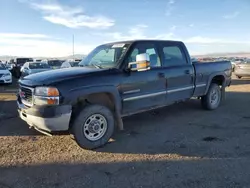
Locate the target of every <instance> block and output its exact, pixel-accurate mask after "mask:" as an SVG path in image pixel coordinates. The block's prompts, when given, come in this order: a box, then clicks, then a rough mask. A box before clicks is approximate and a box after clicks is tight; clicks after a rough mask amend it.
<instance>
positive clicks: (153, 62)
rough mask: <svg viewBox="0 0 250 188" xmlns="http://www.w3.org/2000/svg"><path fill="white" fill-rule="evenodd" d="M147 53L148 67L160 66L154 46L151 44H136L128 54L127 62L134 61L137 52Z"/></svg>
mask: <svg viewBox="0 0 250 188" xmlns="http://www.w3.org/2000/svg"><path fill="white" fill-rule="evenodd" d="M142 53H147V54H148V55H149V61H150V67H160V66H161V62H160V58H159V55H158V53H157V51H156V48H155V46H154V45H153V44H144V43H139V44H136V45H135V47H134V49H133V51H132V52H131V54H130V55H129V56H128V59H127V62H135V61H136V56H137V55H138V54H142Z"/></svg>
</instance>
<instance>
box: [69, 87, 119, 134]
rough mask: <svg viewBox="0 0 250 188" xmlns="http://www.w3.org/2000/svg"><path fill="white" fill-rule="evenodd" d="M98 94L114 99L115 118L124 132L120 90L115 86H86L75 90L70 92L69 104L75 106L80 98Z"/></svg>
mask: <svg viewBox="0 0 250 188" xmlns="http://www.w3.org/2000/svg"><path fill="white" fill-rule="evenodd" d="M96 93H108V94H110V95H111V96H112V97H113V100H114V106H115V116H116V119H117V122H118V127H119V128H120V130H123V122H122V118H121V112H122V102H121V97H120V94H119V91H118V89H117V88H116V87H115V86H113V85H101V86H98V85H97V86H84V87H79V88H74V89H71V90H70V91H69V96H70V97H69V98H68V100H69V102H70V103H71V105H74V104H76V103H77V102H78V99H79V98H80V97H83V98H84V97H85V96H88V95H90V94H96Z"/></svg>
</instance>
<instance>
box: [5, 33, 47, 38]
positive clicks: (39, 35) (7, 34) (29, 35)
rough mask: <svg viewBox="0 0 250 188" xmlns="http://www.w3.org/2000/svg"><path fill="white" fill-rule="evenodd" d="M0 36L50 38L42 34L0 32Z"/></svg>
mask: <svg viewBox="0 0 250 188" xmlns="http://www.w3.org/2000/svg"><path fill="white" fill-rule="evenodd" d="M0 38H50V37H49V36H47V35H43V34H23V33H0Z"/></svg>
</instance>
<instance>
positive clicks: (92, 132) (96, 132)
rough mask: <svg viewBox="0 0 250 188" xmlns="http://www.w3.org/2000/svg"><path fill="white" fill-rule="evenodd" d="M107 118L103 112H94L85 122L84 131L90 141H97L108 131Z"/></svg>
mask: <svg viewBox="0 0 250 188" xmlns="http://www.w3.org/2000/svg"><path fill="white" fill-rule="evenodd" d="M107 127H108V126H107V120H106V118H105V117H104V116H103V115H101V114H93V115H91V116H89V117H88V118H87V120H86V121H85V122H84V126H83V133H84V135H85V137H86V138H87V139H88V140H90V141H97V140H99V139H100V138H102V137H103V135H104V134H105V133H106V131H107Z"/></svg>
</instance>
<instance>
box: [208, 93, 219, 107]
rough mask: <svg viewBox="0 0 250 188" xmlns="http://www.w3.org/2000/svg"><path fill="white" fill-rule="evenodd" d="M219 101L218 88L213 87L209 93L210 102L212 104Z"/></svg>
mask: <svg viewBox="0 0 250 188" xmlns="http://www.w3.org/2000/svg"><path fill="white" fill-rule="evenodd" d="M219 101H220V94H219V91H218V89H213V90H212V91H211V94H210V103H211V104H212V105H217V104H218V103H219Z"/></svg>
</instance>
